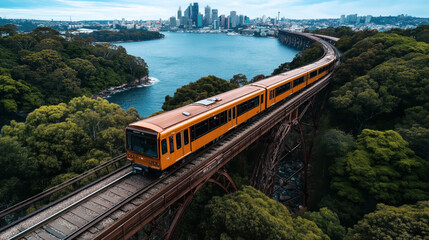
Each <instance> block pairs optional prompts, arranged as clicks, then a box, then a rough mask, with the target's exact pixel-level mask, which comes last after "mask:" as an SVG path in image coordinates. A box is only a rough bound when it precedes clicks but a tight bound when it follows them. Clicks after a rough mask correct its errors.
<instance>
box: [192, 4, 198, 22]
mask: <svg viewBox="0 0 429 240" xmlns="http://www.w3.org/2000/svg"><path fill="white" fill-rule="evenodd" d="M198 13H199V7H198V3H196V2H195V3H194V5H192V12H191V18H192V22H193V23H194V24H195V26H197V25H198Z"/></svg>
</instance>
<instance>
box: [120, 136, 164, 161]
mask: <svg viewBox="0 0 429 240" xmlns="http://www.w3.org/2000/svg"><path fill="white" fill-rule="evenodd" d="M157 149H158V148H157V140H156V135H155V134H150V133H145V132H140V131H135V130H127V150H128V151H131V152H135V153H138V154H141V155H144V156H147V157H151V158H158V151H157Z"/></svg>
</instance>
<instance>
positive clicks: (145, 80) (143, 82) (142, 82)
mask: <svg viewBox="0 0 429 240" xmlns="http://www.w3.org/2000/svg"><path fill="white" fill-rule="evenodd" d="M151 80H152V81H151ZM153 83H154V81H153V78H151V77H149V76H144V77H142V78H140V79H136V80H134V81H132V82H130V83H124V84H122V85H119V86H115V87H110V88H106V89H104V90H101V91H100V92H99V93H97V94H94V95H92V98H98V97H100V98H103V99H105V98H108V97H109V96H110V95H112V94H115V93H118V92H122V91H126V90H128V89H131V88H136V87H141V86H150V85H152V84H153Z"/></svg>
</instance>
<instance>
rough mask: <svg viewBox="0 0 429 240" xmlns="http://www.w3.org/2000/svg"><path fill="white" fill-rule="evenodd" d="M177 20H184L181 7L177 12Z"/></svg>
mask: <svg viewBox="0 0 429 240" xmlns="http://www.w3.org/2000/svg"><path fill="white" fill-rule="evenodd" d="M177 19H178V20H181V19H182V8H181V7H179V10H178V11H177Z"/></svg>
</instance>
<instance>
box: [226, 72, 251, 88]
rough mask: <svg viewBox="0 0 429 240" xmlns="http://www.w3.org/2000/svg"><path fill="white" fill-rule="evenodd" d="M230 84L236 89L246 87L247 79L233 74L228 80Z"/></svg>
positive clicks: (244, 76) (240, 74) (242, 75)
mask: <svg viewBox="0 0 429 240" xmlns="http://www.w3.org/2000/svg"><path fill="white" fill-rule="evenodd" d="M229 82H230V83H232V84H235V85H236V86H237V87H241V86H244V85H246V83H247V77H246V75H244V74H242V73H239V74H235V75H234V76H233V77H232V78H231V79H230V80H229Z"/></svg>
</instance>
